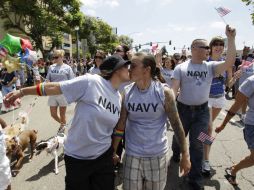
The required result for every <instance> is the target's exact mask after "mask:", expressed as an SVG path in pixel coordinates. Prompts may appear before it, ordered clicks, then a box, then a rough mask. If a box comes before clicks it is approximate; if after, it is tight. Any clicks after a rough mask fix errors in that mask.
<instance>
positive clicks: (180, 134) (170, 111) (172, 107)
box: [164, 88, 187, 153]
mask: <svg viewBox="0 0 254 190" xmlns="http://www.w3.org/2000/svg"><path fill="white" fill-rule="evenodd" d="M164 91H165V110H166V113H167V115H168V118H169V121H170V123H171V125H172V128H173V130H174V133H175V137H176V139H177V142H178V144H179V146H180V148H181V151H182V153H183V152H186V151H187V143H186V138H185V132H184V129H183V126H182V122H181V120H180V118H179V114H178V110H177V107H176V101H175V96H174V94H173V91H172V90H170V89H168V88H165V90H164Z"/></svg>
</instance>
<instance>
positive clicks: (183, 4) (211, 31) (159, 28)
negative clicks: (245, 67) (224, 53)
mask: <svg viewBox="0 0 254 190" xmlns="http://www.w3.org/2000/svg"><path fill="white" fill-rule="evenodd" d="M81 2H82V3H83V6H82V11H83V12H84V13H85V14H88V15H92V16H96V17H99V18H101V19H102V20H104V21H106V22H108V23H109V24H110V25H111V26H113V27H117V28H118V34H125V35H129V36H130V37H131V38H133V39H134V44H143V43H147V42H150V41H152V42H156V41H169V40H172V46H171V47H169V46H167V49H168V51H169V52H174V50H173V47H174V46H175V47H176V48H179V49H177V50H176V51H177V52H180V51H181V48H182V47H183V46H184V45H186V47H188V46H189V45H190V43H191V41H192V40H193V39H195V38H205V39H207V40H210V39H211V38H212V37H213V36H218V35H220V36H223V37H225V32H224V30H225V24H224V22H223V21H222V20H221V18H220V17H219V15H218V14H217V12H216V11H215V9H214V7H219V6H223V7H225V8H228V9H230V10H231V11H232V12H231V13H229V14H228V15H226V16H225V17H224V19H225V20H226V22H227V23H228V24H230V25H232V26H233V27H235V28H236V29H237V37H236V44H237V49H242V48H243V46H244V44H245V45H248V46H250V47H252V46H254V40H252V39H253V37H254V26H253V25H252V21H251V16H250V13H251V11H250V7H246V5H245V4H244V3H242V2H241V0H125V1H124V0H81Z"/></svg>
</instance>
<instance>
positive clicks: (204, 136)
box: [198, 132, 215, 145]
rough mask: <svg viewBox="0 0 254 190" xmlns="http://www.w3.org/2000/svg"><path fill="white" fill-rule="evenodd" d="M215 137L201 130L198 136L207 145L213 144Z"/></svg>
mask: <svg viewBox="0 0 254 190" xmlns="http://www.w3.org/2000/svg"><path fill="white" fill-rule="evenodd" d="M214 139H215V137H210V136H209V135H207V134H205V133H204V132H201V133H200V134H199V136H198V140H200V141H201V142H202V143H204V144H206V145H211V144H213V141H214Z"/></svg>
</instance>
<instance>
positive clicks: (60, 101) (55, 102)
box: [48, 95, 68, 107]
mask: <svg viewBox="0 0 254 190" xmlns="http://www.w3.org/2000/svg"><path fill="white" fill-rule="evenodd" d="M48 105H49V106H51V107H57V106H59V107H66V106H68V103H67V101H66V99H65V97H64V96H63V95H56V96H50V97H49V99H48Z"/></svg>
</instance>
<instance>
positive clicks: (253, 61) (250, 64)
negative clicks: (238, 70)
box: [240, 59, 254, 68]
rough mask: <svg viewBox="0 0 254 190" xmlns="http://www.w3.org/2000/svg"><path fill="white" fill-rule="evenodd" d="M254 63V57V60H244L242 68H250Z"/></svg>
mask: <svg viewBox="0 0 254 190" xmlns="http://www.w3.org/2000/svg"><path fill="white" fill-rule="evenodd" d="M253 63H254V59H252V60H248V61H246V60H242V64H241V65H240V66H241V67H242V68H248V67H251V66H252V65H253Z"/></svg>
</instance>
